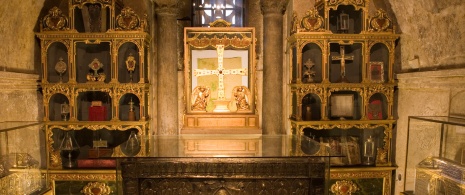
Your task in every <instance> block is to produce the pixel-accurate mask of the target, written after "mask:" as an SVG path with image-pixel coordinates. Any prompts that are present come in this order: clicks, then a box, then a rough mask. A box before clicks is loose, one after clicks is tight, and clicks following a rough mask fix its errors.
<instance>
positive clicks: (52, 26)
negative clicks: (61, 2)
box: [41, 6, 69, 31]
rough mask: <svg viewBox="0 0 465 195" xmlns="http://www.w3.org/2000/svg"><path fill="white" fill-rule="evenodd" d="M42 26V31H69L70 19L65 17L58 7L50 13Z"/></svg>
mask: <svg viewBox="0 0 465 195" xmlns="http://www.w3.org/2000/svg"><path fill="white" fill-rule="evenodd" d="M41 26H43V29H42V30H45V31H60V30H61V31H63V30H69V28H68V18H67V17H66V16H65V15H63V12H62V11H61V10H60V9H59V8H58V7H56V6H55V7H53V8H52V9H50V10H49V11H48V14H47V15H46V16H45V17H44V19H43V21H42V25H41Z"/></svg>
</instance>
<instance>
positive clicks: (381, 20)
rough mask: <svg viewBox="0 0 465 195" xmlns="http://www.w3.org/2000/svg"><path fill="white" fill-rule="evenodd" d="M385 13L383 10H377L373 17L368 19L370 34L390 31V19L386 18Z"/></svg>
mask: <svg viewBox="0 0 465 195" xmlns="http://www.w3.org/2000/svg"><path fill="white" fill-rule="evenodd" d="M386 15H387V14H386V12H385V11H384V10H383V9H379V10H378V11H377V12H376V14H375V16H373V17H371V18H370V19H369V25H370V28H369V31H370V32H383V31H388V30H391V29H389V27H390V26H391V25H392V22H391V19H389V17H387V16H386Z"/></svg>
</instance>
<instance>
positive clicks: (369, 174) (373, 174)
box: [330, 170, 391, 179]
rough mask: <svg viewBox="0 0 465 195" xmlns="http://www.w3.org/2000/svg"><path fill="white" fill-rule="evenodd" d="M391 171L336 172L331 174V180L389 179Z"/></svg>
mask: <svg viewBox="0 0 465 195" xmlns="http://www.w3.org/2000/svg"><path fill="white" fill-rule="evenodd" d="M390 175H391V171H376V170H375V171H350V172H334V173H331V176H330V177H331V179H345V178H357V179H366V178H386V179H387V178H389V177H390Z"/></svg>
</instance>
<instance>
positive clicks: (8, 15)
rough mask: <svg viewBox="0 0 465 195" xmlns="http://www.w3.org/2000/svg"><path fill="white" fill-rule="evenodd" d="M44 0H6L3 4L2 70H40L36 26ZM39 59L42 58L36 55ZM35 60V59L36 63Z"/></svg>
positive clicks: (0, 29) (0, 14)
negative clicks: (25, 0) (36, 46)
mask: <svg viewBox="0 0 465 195" xmlns="http://www.w3.org/2000/svg"><path fill="white" fill-rule="evenodd" d="M43 3H44V0H34V1H28V2H24V1H5V2H3V3H2V6H0V18H1V21H0V34H1V36H0V45H1V47H0V56H2V57H1V58H0V70H1V71H13V72H26V73H38V71H39V70H40V69H39V68H40V63H38V62H37V61H38V60H35V59H36V58H37V57H38V56H40V51H36V50H35V45H36V39H35V34H34V33H35V32H34V30H35V29H34V28H35V27H36V21H37V18H38V17H39V12H40V11H41V9H42V6H43ZM37 59H40V58H37ZM35 61H36V62H35Z"/></svg>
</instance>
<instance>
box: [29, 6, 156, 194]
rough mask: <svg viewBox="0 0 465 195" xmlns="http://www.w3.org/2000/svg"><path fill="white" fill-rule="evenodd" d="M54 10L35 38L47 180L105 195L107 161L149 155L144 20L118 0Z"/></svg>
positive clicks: (110, 174)
mask: <svg viewBox="0 0 465 195" xmlns="http://www.w3.org/2000/svg"><path fill="white" fill-rule="evenodd" d="M57 6H58V5H57ZM64 7H66V8H64ZM60 8H61V9H60ZM60 8H59V7H53V8H52V9H50V10H49V11H48V13H47V14H46V15H45V16H44V17H43V19H42V20H41V23H40V32H39V33H37V36H38V38H39V39H40V44H41V45H40V46H41V63H42V81H41V88H42V92H43V101H44V103H43V105H44V121H45V131H46V148H47V168H48V170H49V176H50V178H51V180H52V183H53V185H54V189H55V193H56V194H62V193H84V194H90V191H92V190H95V189H98V190H99V191H100V192H105V193H104V194H112V193H114V192H115V188H116V187H115V179H116V178H115V177H116V175H115V166H116V164H115V163H116V161H115V160H114V159H113V157H126V156H145V155H146V154H147V153H148V152H149V147H148V145H147V144H146V143H148V139H149V138H148V136H147V135H148V127H149V121H148V110H149V106H150V105H149V103H148V97H149V85H150V82H149V79H148V73H149V66H148V63H149V55H148V54H149V52H148V51H149V42H150V35H149V34H148V32H147V29H148V27H147V18H146V17H140V16H139V15H138V14H136V13H135V11H134V10H133V9H131V8H130V7H127V6H124V5H123V3H122V1H121V0H69V2H68V4H67V6H63V5H61V7H60Z"/></svg>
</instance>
